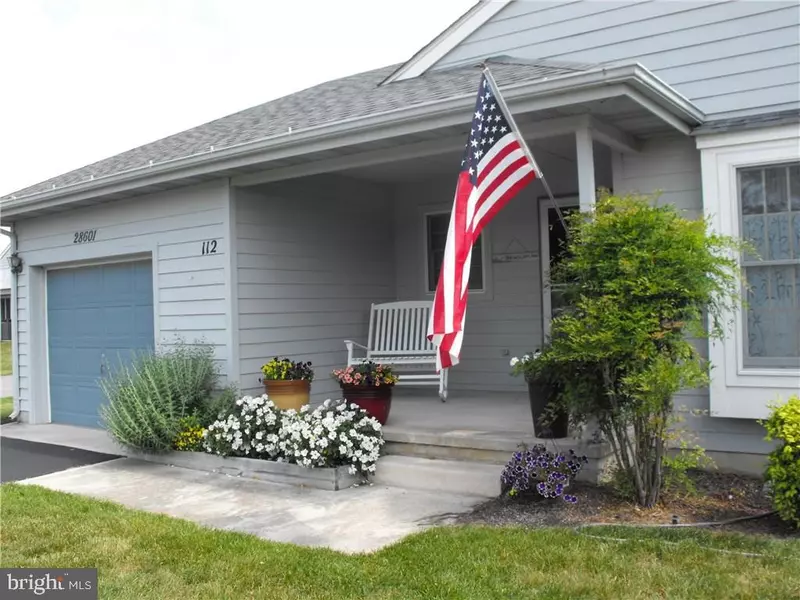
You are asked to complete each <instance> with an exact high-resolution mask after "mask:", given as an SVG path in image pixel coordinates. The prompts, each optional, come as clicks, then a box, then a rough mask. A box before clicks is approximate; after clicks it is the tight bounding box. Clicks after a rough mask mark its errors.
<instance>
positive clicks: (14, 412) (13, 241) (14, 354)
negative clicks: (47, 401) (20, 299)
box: [0, 223, 19, 420]
mask: <svg viewBox="0 0 800 600" xmlns="http://www.w3.org/2000/svg"><path fill="white" fill-rule="evenodd" d="M0 233H2V234H3V235H5V236H7V237H8V238H9V243H10V245H11V252H10V254H13V253H14V252H16V251H17V232H16V230H15V228H14V224H13V223H11V224H10V225H9V231H6V230H5V229H2V228H0ZM11 275H12V279H11V373H12V375H11V377H12V381H13V382H14V384H13V386H12V392H13V395H14V398H13V403H14V404H13V408H12V409H11V414H10V415H9V416H8V418H9V419H11V420H16V419H17V417H18V416H19V365H18V364H17V363H19V325H18V323H17V278H18V277H19V276H18V275H17V274H16V273H11Z"/></svg>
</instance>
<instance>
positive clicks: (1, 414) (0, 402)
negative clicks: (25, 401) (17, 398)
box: [0, 396, 14, 421]
mask: <svg viewBox="0 0 800 600" xmlns="http://www.w3.org/2000/svg"><path fill="white" fill-rule="evenodd" d="M12 410H14V398H12V397H11V396H6V397H5V398H0V421H2V420H3V419H5V418H6V417H7V416H8V415H10V414H11V411H12Z"/></svg>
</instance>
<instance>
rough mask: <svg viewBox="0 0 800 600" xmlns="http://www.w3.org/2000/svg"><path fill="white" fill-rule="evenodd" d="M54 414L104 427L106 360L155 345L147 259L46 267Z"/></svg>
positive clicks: (72, 421)
mask: <svg viewBox="0 0 800 600" xmlns="http://www.w3.org/2000/svg"><path fill="white" fill-rule="evenodd" d="M47 333H48V346H49V352H50V416H51V419H52V421H53V422H54V423H70V424H72V425H84V426H87V427H99V425H100V424H99V412H98V409H99V407H100V404H102V403H103V401H104V397H103V393H102V392H101V391H100V388H99V386H98V384H97V381H98V379H99V378H100V377H101V376H102V373H103V370H104V368H105V365H106V364H107V365H111V366H112V367H113V366H115V365H118V364H119V361H120V360H123V361H127V360H129V359H130V357H131V355H132V354H133V353H135V352H136V351H140V350H146V349H152V347H153V276H152V267H151V264H150V262H149V261H147V262H129V263H116V264H110V265H102V266H97V267H81V268H77V269H59V270H55V271H49V272H48V273H47Z"/></svg>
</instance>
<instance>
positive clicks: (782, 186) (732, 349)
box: [697, 125, 800, 419]
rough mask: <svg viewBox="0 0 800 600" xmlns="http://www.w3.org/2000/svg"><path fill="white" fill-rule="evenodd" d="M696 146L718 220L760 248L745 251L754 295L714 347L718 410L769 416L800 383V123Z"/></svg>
mask: <svg viewBox="0 0 800 600" xmlns="http://www.w3.org/2000/svg"><path fill="white" fill-rule="evenodd" d="M697 147H698V149H699V150H700V163H701V170H702V182H703V209H704V212H705V215H706V217H707V218H708V219H709V221H710V223H711V226H712V227H713V229H714V230H715V231H718V232H719V233H722V234H725V235H732V236H734V237H739V238H744V239H747V240H749V241H750V242H751V244H752V245H753V246H754V247H755V252H757V253H758V255H759V257H758V258H756V257H755V256H752V255H750V254H748V253H744V254H743V255H742V256H741V257H740V263H741V266H742V269H743V271H744V277H745V279H746V280H747V282H748V285H749V290H748V292H747V302H746V304H743V305H742V306H741V307H740V308H739V309H738V310H734V311H732V313H731V314H730V315H729V317H730V319H729V323H730V324H729V326H727V327H726V329H725V335H724V338H723V339H722V340H712V341H711V342H710V343H709V346H708V358H709V361H710V362H711V364H712V365H713V367H714V368H713V370H712V372H711V385H710V390H709V391H710V408H711V415H712V416H714V417H729V418H731V417H732V418H740V419H762V418H764V417H766V416H767V415H768V414H769V409H768V405H769V403H770V402H774V401H775V400H776V399H777V398H788V397H789V396H790V395H791V394H793V393H797V390H798V389H799V387H800V347H798V338H800V334H798V328H799V327H800V287H798V285H799V284H800V273H799V272H798V271H800V260H799V259H800V256H799V255H798V250H800V130H798V128H797V126H796V125H785V126H783V125H781V126H775V127H765V128H762V129H751V130H742V131H729V132H722V133H714V134H710V135H700V136H698V137H697Z"/></svg>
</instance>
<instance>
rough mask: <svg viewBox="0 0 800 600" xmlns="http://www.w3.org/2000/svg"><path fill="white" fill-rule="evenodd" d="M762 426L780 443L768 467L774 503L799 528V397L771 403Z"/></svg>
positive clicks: (771, 438)
mask: <svg viewBox="0 0 800 600" xmlns="http://www.w3.org/2000/svg"><path fill="white" fill-rule="evenodd" d="M763 425H764V427H765V428H766V430H767V439H768V440H777V441H778V442H780V445H779V446H778V447H777V448H775V450H773V451H772V452H771V453H770V455H769V466H768V467H767V481H769V482H770V484H771V485H772V502H773V505H774V506H775V510H777V511H778V514H779V515H780V516H781V518H782V519H783V520H784V521H786V522H787V523H791V524H792V525H794V526H795V527H800V396H792V397H791V398H789V401H788V402H787V403H786V404H783V405H776V406H773V407H772V414H770V417H769V419H767V420H766V421H764V422H763Z"/></svg>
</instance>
